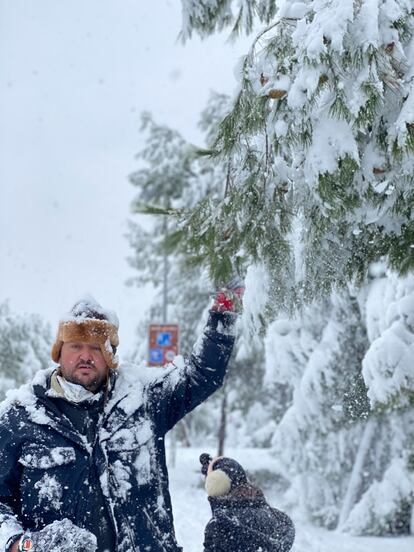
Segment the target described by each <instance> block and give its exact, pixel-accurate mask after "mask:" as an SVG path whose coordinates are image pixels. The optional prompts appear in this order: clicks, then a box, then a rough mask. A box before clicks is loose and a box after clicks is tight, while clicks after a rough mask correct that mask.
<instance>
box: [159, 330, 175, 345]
mask: <svg viewBox="0 0 414 552" xmlns="http://www.w3.org/2000/svg"><path fill="white" fill-rule="evenodd" d="M171 342H172V334H171V332H158V333H157V345H159V346H160V347H171Z"/></svg>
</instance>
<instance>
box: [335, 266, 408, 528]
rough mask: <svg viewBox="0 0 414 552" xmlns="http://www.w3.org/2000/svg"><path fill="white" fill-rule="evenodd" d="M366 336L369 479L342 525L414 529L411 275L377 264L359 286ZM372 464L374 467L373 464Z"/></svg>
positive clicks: (364, 368) (364, 369) (347, 509)
mask: <svg viewBox="0 0 414 552" xmlns="http://www.w3.org/2000/svg"><path fill="white" fill-rule="evenodd" d="M364 295H365V301H364V303H365V308H364V310H365V320H366V328H367V334H368V338H369V342H370V346H369V349H368V351H367V352H366V354H365V357H364V360H363V363H362V367H363V377H364V380H365V382H366V385H367V387H368V396H369V398H370V400H371V405H372V410H373V412H374V413H375V419H376V421H377V422H376V425H375V426H374V427H372V428H368V429H369V432H370V433H371V436H370V437H369V442H368V443H367V446H368V449H369V452H370V454H371V456H372V458H373V459H375V462H374V463H373V464H371V466H367V465H363V466H361V468H362V470H365V471H369V472H371V476H370V485H369V486H368V487H367V489H366V491H365V492H364V494H363V495H362V496H361V497H360V499H359V500H358V501H356V502H355V503H350V504H349V505H345V506H346V507H345V509H344V515H343V516H342V518H343V519H342V528H343V529H344V530H346V531H349V532H353V533H355V534H376V535H378V534H386V533H408V532H410V531H411V533H414V508H413V503H414V446H413V442H414V410H413V406H414V374H413V369H412V358H413V351H414V278H413V276H407V277H404V278H401V277H399V276H397V275H396V274H395V273H392V272H389V271H386V270H384V267H383V266H382V265H380V264H378V265H376V266H373V267H372V268H371V277H370V280H369V282H368V284H367V286H366V287H365V289H364ZM372 466H374V467H375V469H372Z"/></svg>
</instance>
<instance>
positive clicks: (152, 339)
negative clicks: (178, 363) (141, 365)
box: [148, 324, 179, 366]
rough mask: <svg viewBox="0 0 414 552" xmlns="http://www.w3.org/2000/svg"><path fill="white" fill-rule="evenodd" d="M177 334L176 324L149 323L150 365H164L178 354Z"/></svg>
mask: <svg viewBox="0 0 414 552" xmlns="http://www.w3.org/2000/svg"><path fill="white" fill-rule="evenodd" d="M178 334H179V332H178V324H150V326H149V359H148V362H149V365H150V366H164V364H167V363H168V362H171V361H172V360H173V358H174V357H175V356H176V355H178Z"/></svg>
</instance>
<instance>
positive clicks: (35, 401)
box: [0, 313, 234, 552]
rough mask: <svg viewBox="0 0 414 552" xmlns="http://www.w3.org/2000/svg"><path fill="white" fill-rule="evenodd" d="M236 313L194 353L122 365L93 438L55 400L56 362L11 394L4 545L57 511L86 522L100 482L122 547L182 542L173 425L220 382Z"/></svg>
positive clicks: (1, 475)
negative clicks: (174, 490)
mask: <svg viewBox="0 0 414 552" xmlns="http://www.w3.org/2000/svg"><path fill="white" fill-rule="evenodd" d="M229 317H230V315H227V314H226V315H223V314H218V313H211V314H210V318H209V322H208V324H207V327H206V329H205V332H204V335H203V336H202V338H201V339H200V340H199V343H198V344H197V345H196V347H195V349H194V351H193V354H192V355H191V357H190V359H189V360H188V361H186V362H184V360H183V359H182V358H181V360H180V357H177V359H176V361H175V363H174V365H171V366H169V367H167V368H164V369H158V368H151V369H147V372H149V371H150V374H151V375H148V374H147V375H146V376H145V377H144V376H143V374H141V375H140V374H139V372H137V371H136V370H137V369H136V370H135V372H133V371H130V370H129V371H128V370H125V369H124V367H123V368H121V369H120V370H119V374H117V376H116V377H115V381H114V383H113V386H112V388H111V391H110V393H109V397H108V400H107V402H106V404H105V406H104V409H103V413H102V414H101V416H100V417H99V421H98V424H97V428H96V439H95V441H94V443H93V444H92V445H91V444H89V443H88V440H87V438H86V436H84V435H82V434H81V433H80V432H79V431H77V430H76V428H75V427H74V426H73V425H72V424H71V423H70V422H69V420H68V419H67V418H66V417H65V416H62V414H61V413H60V411H59V410H58V409H57V408H56V406H55V404H54V401H53V398H52V397H51V396H50V394H49V392H48V389H49V382H50V377H51V373H52V370H50V369H49V370H43V371H40V372H39V373H38V374H37V376H36V377H35V379H34V380H33V382H32V383H31V384H27V385H26V386H23V387H22V388H21V389H20V390H18V391H17V392H14V394H11V395H9V397H8V399H7V400H6V401H5V402H4V403H3V404H2V406H1V408H0V443H1V446H0V551H3V550H4V549H5V544H6V542H7V541H8V539H9V538H10V537H11V536H12V535H16V534H19V533H21V532H23V531H24V530H36V529H41V528H43V527H44V526H46V525H47V524H49V523H52V522H54V521H55V520H60V519H63V518H68V519H69V520H71V521H72V522H73V523H75V524H76V525H77V526H79V527H82V528H85V529H88V526H87V522H86V521H85V520H87V518H88V516H87V513H88V512H89V511H90V510H91V508H93V504H94V503H95V502H96V496H95V495H94V493H95V491H96V489H97V488H98V486H99V492H100V493H101V496H102V494H103V496H104V500H105V504H106V507H107V510H108V514H109V518H110V519H111V522H112V524H113V529H114V533H115V535H116V539H117V545H116V551H117V552H134V551H135V552H147V551H150V552H177V551H179V550H181V548H180V547H178V545H177V543H176V540H175V536H174V528H173V516H172V509H171V500H170V495H169V491H168V474H167V468H166V459H165V447H164V439H165V434H166V433H167V431H169V430H170V429H171V428H172V427H173V426H174V425H175V424H176V423H177V422H178V421H179V420H180V419H181V418H182V417H183V416H184V415H185V414H186V413H188V412H190V411H191V410H192V409H193V408H195V407H196V406H197V405H199V404H200V403H201V402H203V401H204V400H205V399H206V398H207V397H208V396H209V395H211V394H212V393H213V392H214V391H215V390H216V389H217V388H218V387H219V386H220V385H221V384H222V381H223V378H224V374H225V369H226V366H227V363H228V360H229V357H230V354H231V350H232V346H233V341H234V338H233V337H232V336H231V335H229V332H228V328H227V327H226V326H228V325H229V324H230V325H231V321H229ZM138 378H140V381H137V380H138ZM99 552H101V551H99ZM111 552H112V551H111Z"/></svg>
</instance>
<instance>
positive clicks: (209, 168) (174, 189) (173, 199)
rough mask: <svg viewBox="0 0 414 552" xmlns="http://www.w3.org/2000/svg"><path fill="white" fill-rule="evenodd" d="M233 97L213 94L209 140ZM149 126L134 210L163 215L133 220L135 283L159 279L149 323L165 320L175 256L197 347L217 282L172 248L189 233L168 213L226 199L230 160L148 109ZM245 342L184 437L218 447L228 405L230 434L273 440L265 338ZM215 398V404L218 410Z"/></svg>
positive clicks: (182, 318)
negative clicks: (204, 149)
mask: <svg viewBox="0 0 414 552" xmlns="http://www.w3.org/2000/svg"><path fill="white" fill-rule="evenodd" d="M228 101H229V100H228V98H227V97H226V96H224V95H221V94H212V96H211V98H210V101H209V103H208V105H207V106H206V108H205V109H204V111H203V112H202V114H201V119H200V123H199V126H200V128H201V130H202V131H203V133H204V135H205V136H206V139H207V140H209V139H211V136H212V135H213V133H214V131H215V129H216V127H217V123H218V121H219V120H220V119H221V118H222V117H223V115H224V112H225V110H226V108H227V106H228ZM143 131H145V136H146V141H145V146H144V148H143V149H142V150H141V152H140V153H139V154H138V159H140V160H141V161H142V162H143V165H142V167H140V168H139V170H138V171H136V172H135V173H133V174H132V175H131V183H132V184H133V185H134V186H135V187H136V188H137V195H136V198H135V200H134V203H133V205H132V208H133V210H136V211H137V212H138V213H143V212H144V213H151V214H152V215H155V216H153V217H152V223H153V224H152V227H151V229H150V230H148V229H145V228H144V227H143V226H142V224H140V222H139V221H138V222H133V223H131V225H130V234H129V238H130V243H131V247H132V251H133V255H132V256H131V258H130V262H131V264H132V266H133V267H134V268H135V269H136V271H137V276H136V278H134V279H133V280H132V281H131V283H134V282H136V283H138V284H141V283H147V282H151V283H152V284H153V285H154V286H155V288H156V289H157V290H158V294H157V295H156V297H155V300H154V302H153V304H152V305H151V308H150V314H149V317H148V322H149V321H150V320H152V321H161V320H162V303H163V296H162V294H163V277H164V273H165V264H164V262H165V257H166V255H167V277H168V313H169V315H168V321H169V322H173V321H175V322H178V323H179V324H180V334H181V339H180V341H181V350H182V351H183V352H189V351H190V350H191V347H192V345H193V341H194V336H195V335H197V334H198V332H199V331H200V330H201V320H202V315H203V311H205V309H206V307H207V306H208V304H209V302H210V301H211V294H212V292H213V291H214V285H213V284H212V282H211V280H210V279H209V278H208V277H207V275H205V276H204V277H203V275H200V270H199V267H198V266H194V264H192V263H189V262H188V257H187V256H186V254H185V251H181V252H180V253H179V254H176V253H174V254H172V255H170V254H169V251H170V247H171V246H172V247H173V246H174V245H175V243H177V240H180V239H181V238H182V232H181V228H180V227H179V224H177V222H176V221H175V220H174V219H169V220H168V225H166V223H165V220H166V217H165V216H163V214H162V213H165V212H167V213H168V212H169V211H170V210H172V209H173V208H177V207H178V206H179V207H180V209H189V208H192V207H193V206H194V204H195V203H196V202H197V201H198V200H200V199H202V198H203V200H206V201H207V200H209V199H210V198H216V199H217V198H219V197H223V194H224V190H225V188H226V185H227V181H228V163H227V162H221V163H215V164H214V165H212V164H211V163H210V161H209V160H207V159H206V157H205V156H203V155H201V156H199V155H196V152H197V151H199V150H196V148H195V147H194V146H192V145H191V144H189V143H187V142H186V141H185V140H184V139H183V138H182V137H181V136H180V135H179V133H178V132H176V131H173V130H172V129H170V128H168V127H165V126H162V125H158V124H156V123H155V122H154V121H153V120H152V118H151V116H150V115H148V114H144V125H143ZM154 203H157V204H159V205H162V206H163V207H164V209H163V210H162V209H160V210H159V211H158V209H156V208H155V209H153V208H152V207H151V205H153V204H154ZM137 337H138V340H139V342H140V343H142V342H143V341H144V340H145V339H146V336H145V334H144V332H143V331H139V333H138V334H137ZM242 341H243V342H244V345H243V346H242V347H238V348H239V349H240V354H239V355H238V358H235V359H234V361H233V363H232V366H231V367H230V370H229V378H228V385H227V386H226V387H225V389H224V390H222V391H220V392H218V393H217V394H216V395H215V396H214V397H212V398H211V399H210V400H209V402H208V404H206V405H202V406H201V407H200V408H198V409H197V411H196V412H195V413H193V414H190V415H189V416H187V417H186V419H185V421H184V422H183V423H182V424H181V426H180V428H179V434H180V436H181V438H182V440H183V442H191V443H194V442H197V441H198V442H204V443H205V444H207V443H206V441H205V439H206V437H209V438H210V439H209V441H208V444H209V445H210V446H212V447H214V446H215V445H216V442H215V439H216V437H217V432H218V430H219V425H220V412H221V411H222V407H223V406H225V408H226V414H227V417H228V419H229V423H230V424H233V426H234V427H233V428H232V429H230V428H228V432H227V433H228V436H229V437H230V439H233V440H234V439H236V438H240V439H243V440H244V442H246V443H250V444H251V443H253V442H255V443H259V442H260V444H262V445H263V444H269V441H270V437H271V433H272V429H274V425H273V424H274V422H269V423H270V425H269V426H268V427H267V429H265V428H264V426H265V425H266V423H267V422H268V421H269V419H270V418H271V417H272V416H273V415H274V410H275V408H273V407H272V406H271V404H270V397H271V395H272V393H271V390H268V392H267V393H264V392H263V387H262V380H263V373H264V366H263V344H262V343H261V341H260V340H259V339H257V340H255V342H254V346H253V344H252V340H251V338H250V336H247V335H244V337H242ZM137 353H138V356H142V347H140V346H139V347H137ZM253 381H254V385H253V384H252V382H253ZM258 396H260V397H261V401H262V405H263V409H262V412H261V418H260V419H258V418H257V416H254V415H253V412H252V409H255V408H256V410H257V407H255V406H254V403H255V401H256V399H257V398H258ZM211 401H213V402H214V407H213V408H212V406H211ZM280 409H281V407H280V406H279V410H280ZM276 410H277V409H276ZM279 410H278V412H279V417H280V415H281V414H280V411H279ZM247 425H248V426H249V427H248V428H247ZM259 429H262V430H261V432H260V435H256V430H257V431H258V430H259ZM247 433H248V434H249V436H248V435H247ZM236 436H237V437H236ZM242 436H243V437H242Z"/></svg>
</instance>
